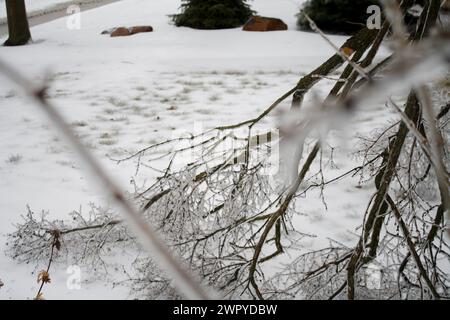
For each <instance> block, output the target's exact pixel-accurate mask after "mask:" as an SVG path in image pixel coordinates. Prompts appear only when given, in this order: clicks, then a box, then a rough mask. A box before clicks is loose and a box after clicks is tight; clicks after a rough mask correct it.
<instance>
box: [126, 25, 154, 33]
mask: <svg viewBox="0 0 450 320" xmlns="http://www.w3.org/2000/svg"><path fill="white" fill-rule="evenodd" d="M152 31H153V28H152V27H150V26H136V27H131V28H130V33H131V34H136V33H143V32H152Z"/></svg>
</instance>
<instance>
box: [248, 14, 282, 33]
mask: <svg viewBox="0 0 450 320" xmlns="http://www.w3.org/2000/svg"><path fill="white" fill-rule="evenodd" d="M287 29H288V26H287V24H285V23H284V22H283V20H281V19H277V18H269V17H260V16H252V17H251V18H250V19H249V20H248V21H247V23H246V24H245V25H244V27H243V28H242V30H244V31H260V32H265V31H278V30H287Z"/></svg>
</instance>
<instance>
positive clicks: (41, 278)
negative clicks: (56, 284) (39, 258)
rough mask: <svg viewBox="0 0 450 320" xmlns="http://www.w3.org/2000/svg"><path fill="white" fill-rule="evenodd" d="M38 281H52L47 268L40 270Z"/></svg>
mask: <svg viewBox="0 0 450 320" xmlns="http://www.w3.org/2000/svg"><path fill="white" fill-rule="evenodd" d="M37 282H38V283H40V282H43V283H50V282H51V279H50V275H49V273H48V272H47V271H46V270H41V271H39V274H38V278H37Z"/></svg>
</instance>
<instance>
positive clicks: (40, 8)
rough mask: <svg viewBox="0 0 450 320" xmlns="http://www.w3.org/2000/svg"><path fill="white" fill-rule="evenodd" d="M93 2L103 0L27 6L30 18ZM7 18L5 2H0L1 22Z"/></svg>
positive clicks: (32, 1)
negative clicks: (72, 5)
mask: <svg viewBox="0 0 450 320" xmlns="http://www.w3.org/2000/svg"><path fill="white" fill-rule="evenodd" d="M91 2H102V0H77V1H73V0H25V6H26V8H27V13H28V16H34V15H37V14H42V13H44V12H48V11H52V10H58V9H61V8H64V7H67V6H69V5H70V4H73V3H77V4H80V3H81V4H82V3H91ZM5 17H6V6H5V0H0V21H2V19H3V18H5Z"/></svg>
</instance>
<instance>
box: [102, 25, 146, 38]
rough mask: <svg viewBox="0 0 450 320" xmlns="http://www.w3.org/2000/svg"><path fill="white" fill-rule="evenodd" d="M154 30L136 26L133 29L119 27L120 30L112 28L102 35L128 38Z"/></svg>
mask: <svg viewBox="0 0 450 320" xmlns="http://www.w3.org/2000/svg"><path fill="white" fill-rule="evenodd" d="M152 31H153V28H152V27H151V26H134V27H131V28H125V27H118V28H112V29H108V30H104V31H103V32H102V34H109V35H111V37H126V36H131V35H133V34H136V33H143V32H152Z"/></svg>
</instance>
